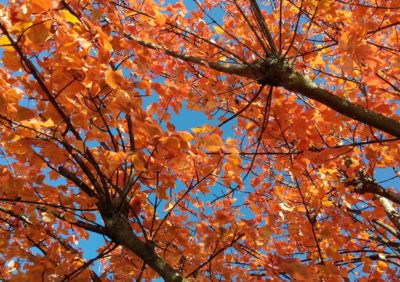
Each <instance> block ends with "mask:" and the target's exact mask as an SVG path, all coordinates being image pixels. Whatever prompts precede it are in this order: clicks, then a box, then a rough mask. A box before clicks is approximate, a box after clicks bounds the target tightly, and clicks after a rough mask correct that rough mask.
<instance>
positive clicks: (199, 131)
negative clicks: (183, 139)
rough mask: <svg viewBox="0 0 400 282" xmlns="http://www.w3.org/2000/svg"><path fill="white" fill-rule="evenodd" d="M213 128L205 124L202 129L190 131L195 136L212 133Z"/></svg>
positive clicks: (196, 128) (195, 128) (197, 128)
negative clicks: (195, 134)
mask: <svg viewBox="0 0 400 282" xmlns="http://www.w3.org/2000/svg"><path fill="white" fill-rule="evenodd" d="M213 130H214V128H213V127H212V126H211V125H208V124H205V125H203V126H202V127H194V128H192V131H193V132H194V133H197V134H202V133H208V132H212V131H213Z"/></svg>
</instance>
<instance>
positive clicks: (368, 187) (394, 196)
mask: <svg viewBox="0 0 400 282" xmlns="http://www.w3.org/2000/svg"><path fill="white" fill-rule="evenodd" d="M350 184H351V185H354V186H355V192H357V193H359V194H365V193H372V194H374V195H376V196H382V197H384V198H386V199H388V200H390V201H392V202H393V203H396V204H399V205H400V195H399V194H398V193H395V192H392V191H390V190H387V189H385V188H383V187H382V186H381V185H379V184H378V183H376V182H374V181H373V180H353V181H352V182H351V183H350Z"/></svg>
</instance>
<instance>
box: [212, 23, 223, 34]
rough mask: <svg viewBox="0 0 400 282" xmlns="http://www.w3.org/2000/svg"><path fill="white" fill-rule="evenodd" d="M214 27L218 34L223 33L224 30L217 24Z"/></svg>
mask: <svg viewBox="0 0 400 282" xmlns="http://www.w3.org/2000/svg"><path fill="white" fill-rule="evenodd" d="M214 29H215V31H216V32H217V33H218V34H222V33H224V30H223V29H222V28H221V27H219V26H217V25H216V26H214Z"/></svg>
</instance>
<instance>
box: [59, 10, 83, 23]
mask: <svg viewBox="0 0 400 282" xmlns="http://www.w3.org/2000/svg"><path fill="white" fill-rule="evenodd" d="M60 14H61V15H62V16H63V18H64V19H65V20H66V21H67V22H70V23H73V24H80V21H79V19H78V18H77V17H75V16H74V15H73V14H71V13H70V11H68V10H61V11H60Z"/></svg>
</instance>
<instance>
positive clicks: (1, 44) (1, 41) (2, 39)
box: [0, 35, 11, 48]
mask: <svg viewBox="0 0 400 282" xmlns="http://www.w3.org/2000/svg"><path fill="white" fill-rule="evenodd" d="M9 44H11V41H10V40H8V37H7V36H5V35H3V36H1V37H0V47H3V48H4V47H5V46H4V45H9Z"/></svg>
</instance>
